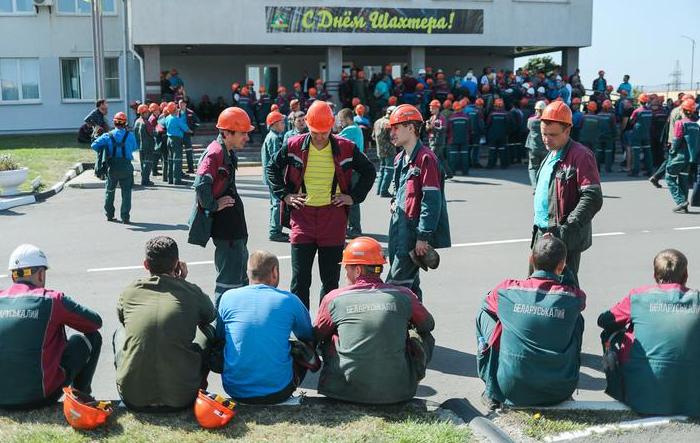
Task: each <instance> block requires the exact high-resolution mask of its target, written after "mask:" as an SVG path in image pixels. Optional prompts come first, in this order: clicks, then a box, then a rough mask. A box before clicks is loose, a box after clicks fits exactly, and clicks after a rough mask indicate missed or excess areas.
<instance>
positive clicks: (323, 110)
mask: <svg viewBox="0 0 700 443" xmlns="http://www.w3.org/2000/svg"><path fill="white" fill-rule="evenodd" d="M334 124H335V116H334V115H333V109H331V107H330V105H329V104H328V103H326V102H324V101H323V100H316V101H315V102H313V104H312V105H311V106H310V107H309V110H308V111H307V112H306V126H308V127H309V130H310V131H311V132H329V131H330V130H331V129H333V125H334Z"/></svg>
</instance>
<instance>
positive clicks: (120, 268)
mask: <svg viewBox="0 0 700 443" xmlns="http://www.w3.org/2000/svg"><path fill="white" fill-rule="evenodd" d="M290 258H292V256H291V255H280V256H278V257H277V259H278V260H289V259H290ZM213 264H214V261H213V260H205V261H193V262H188V263H187V266H199V265H213ZM133 269H143V265H139V266H117V267H113V268H92V269H88V270H87V272H109V271H129V270H133ZM2 277H5V276H4V275H0V278H2Z"/></svg>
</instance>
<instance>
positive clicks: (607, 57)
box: [515, 0, 700, 87]
mask: <svg viewBox="0 0 700 443" xmlns="http://www.w3.org/2000/svg"><path fill="white" fill-rule="evenodd" d="M571 1H576V0H571ZM698 17H700V1H699V0H669V1H667V2H660V1H654V0H634V1H633V0H615V1H611V0H593V36H592V41H591V46H590V47H588V48H583V49H581V51H580V53H579V67H580V68H581V76H582V79H583V83H584V85H586V86H588V87H590V83H591V82H592V81H593V79H594V78H595V77H596V76H597V72H598V70H599V69H603V70H605V73H606V74H605V77H606V78H607V79H608V82H612V83H613V84H615V86H617V84H618V83H619V82H621V81H622V76H623V75H624V74H629V75H630V77H631V79H630V82H631V83H632V84H633V85H656V84H663V83H669V82H670V81H671V78H670V76H669V74H670V73H671V71H673V69H674V66H675V63H676V60H678V61H679V62H680V67H681V71H683V75H682V77H681V81H682V82H683V83H687V82H690V64H691V63H690V60H691V52H692V51H691V50H692V44H691V42H690V41H689V40H688V39H685V38H682V37H681V35H687V36H689V37H691V38H694V39H695V40H696V44H695V73H694V80H693V82H694V83H697V82H698V81H700V60H698V59H700V26H698V25H697V22H698ZM542 32H546V31H542ZM551 55H552V56H553V58H554V59H555V61H557V62H561V53H560V52H556V53H552V54H551ZM521 60H522V59H516V64H515V66H516V67H517V66H521V65H522V64H523V61H521Z"/></svg>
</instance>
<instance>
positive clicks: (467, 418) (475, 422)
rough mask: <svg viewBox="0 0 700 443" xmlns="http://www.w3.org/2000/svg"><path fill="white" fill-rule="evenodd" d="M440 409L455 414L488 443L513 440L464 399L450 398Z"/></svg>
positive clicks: (508, 442) (507, 442) (509, 442)
mask: <svg viewBox="0 0 700 443" xmlns="http://www.w3.org/2000/svg"><path fill="white" fill-rule="evenodd" d="M440 407H441V408H442V409H447V410H450V411H452V412H454V413H455V414H457V416H458V417H459V418H461V419H462V420H464V423H466V424H468V425H469V427H470V428H471V429H472V431H474V432H476V433H477V434H479V435H481V436H483V437H485V438H486V439H487V440H488V441H490V442H494V443H513V440H512V439H511V438H510V437H508V435H507V434H506V433H505V432H503V430H501V428H499V427H498V426H496V425H495V424H494V423H493V422H492V421H491V420H489V419H488V418H486V417H484V416H483V415H482V414H481V413H480V412H479V411H477V410H476V409H474V407H473V406H472V405H471V404H470V403H469V402H468V401H467V400H466V399H464V398H451V399H449V400H447V401H445V402H443V403H442V404H441V405H440Z"/></svg>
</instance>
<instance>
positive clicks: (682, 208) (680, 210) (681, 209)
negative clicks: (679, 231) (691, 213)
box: [673, 202, 688, 214]
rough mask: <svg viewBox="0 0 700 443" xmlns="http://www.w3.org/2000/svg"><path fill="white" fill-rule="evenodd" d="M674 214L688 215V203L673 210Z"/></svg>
mask: <svg viewBox="0 0 700 443" xmlns="http://www.w3.org/2000/svg"><path fill="white" fill-rule="evenodd" d="M673 212H675V213H676V214H687V213H688V202H685V203H681V204H680V205H678V206H676V207H675V208H673Z"/></svg>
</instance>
